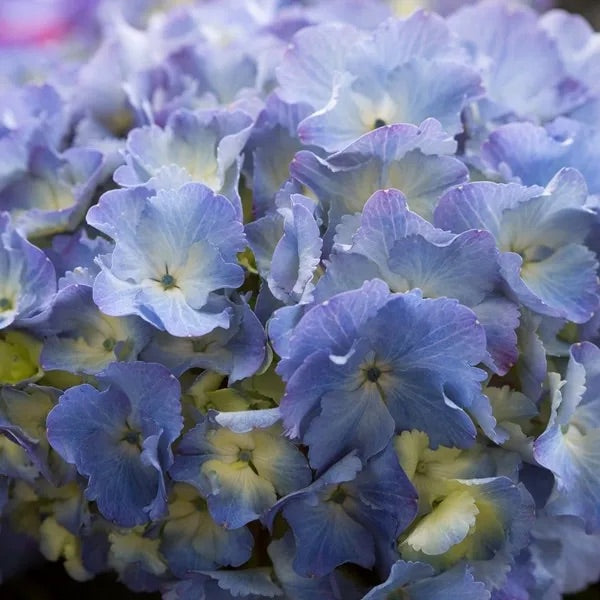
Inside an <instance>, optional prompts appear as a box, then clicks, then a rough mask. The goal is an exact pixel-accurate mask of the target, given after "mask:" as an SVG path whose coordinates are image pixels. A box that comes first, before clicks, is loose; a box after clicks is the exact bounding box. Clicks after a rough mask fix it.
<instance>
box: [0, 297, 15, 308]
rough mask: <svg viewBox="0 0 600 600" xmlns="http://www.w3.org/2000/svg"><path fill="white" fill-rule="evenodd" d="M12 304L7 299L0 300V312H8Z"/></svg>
mask: <svg viewBox="0 0 600 600" xmlns="http://www.w3.org/2000/svg"><path fill="white" fill-rule="evenodd" d="M12 307H13V303H12V302H11V301H10V300H9V299H8V298H0V310H10V309H11V308H12Z"/></svg>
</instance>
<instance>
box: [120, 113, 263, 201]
mask: <svg viewBox="0 0 600 600" xmlns="http://www.w3.org/2000/svg"><path fill="white" fill-rule="evenodd" d="M251 125H252V119H251V118H250V117H249V116H248V115H246V114H244V113H243V112H241V111H237V112H232V113H227V112H207V113H205V114H202V113H194V112H190V111H183V110H181V111H177V112H175V113H173V114H172V115H171V116H170V117H169V119H168V121H167V123H166V125H165V128H164V129H161V128H160V127H157V126H147V127H142V128H139V129H134V130H133V131H132V132H131V133H130V134H129V137H128V139H127V146H126V151H125V162H126V164H125V165H123V166H121V167H119V168H118V169H117V170H116V171H115V181H116V182H117V183H118V184H119V185H122V186H137V185H143V186H145V187H148V188H150V189H161V188H178V187H180V186H181V185H183V184H185V183H188V182H196V183H203V184H204V185H206V186H208V187H210V188H211V189H213V190H214V191H215V192H219V193H221V194H223V195H224V196H227V197H228V198H229V199H230V200H231V201H232V203H233V204H234V206H236V208H238V207H239V202H240V199H239V194H238V191H237V186H238V179H239V173H240V166H241V159H240V153H241V151H242V149H243V148H244V144H245V143H246V140H247V139H248V136H249V135H250V126H251Z"/></svg>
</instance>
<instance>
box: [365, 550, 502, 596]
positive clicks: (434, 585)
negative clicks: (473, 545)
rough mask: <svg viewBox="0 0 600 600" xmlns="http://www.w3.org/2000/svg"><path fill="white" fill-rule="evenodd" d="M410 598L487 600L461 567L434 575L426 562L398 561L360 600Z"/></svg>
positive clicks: (483, 586) (481, 586)
mask: <svg viewBox="0 0 600 600" xmlns="http://www.w3.org/2000/svg"><path fill="white" fill-rule="evenodd" d="M396 594H398V595H399V597H402V596H408V597H409V598H410V597H411V596H412V597H414V598H419V599H422V600H437V599H438V598H441V597H442V596H443V598H444V599H446V598H447V599H448V600H489V598H490V592H489V591H488V590H487V589H486V587H485V585H484V584H483V583H481V582H480V581H475V580H474V579H473V575H472V574H471V572H470V571H469V570H468V569H467V568H465V567H462V568H460V567H458V568H455V569H451V570H450V571H446V572H444V573H440V574H436V572H435V570H434V569H433V568H432V567H431V565H428V564H427V563H420V562H406V561H403V560H399V561H398V562H397V563H395V564H394V565H393V566H392V570H391V572H390V576H389V577H388V579H387V581H385V583H382V584H381V585H378V586H376V587H374V588H373V589H372V590H371V591H370V592H369V593H368V594H367V595H366V596H365V597H364V600H386V598H390V597H394V595H396Z"/></svg>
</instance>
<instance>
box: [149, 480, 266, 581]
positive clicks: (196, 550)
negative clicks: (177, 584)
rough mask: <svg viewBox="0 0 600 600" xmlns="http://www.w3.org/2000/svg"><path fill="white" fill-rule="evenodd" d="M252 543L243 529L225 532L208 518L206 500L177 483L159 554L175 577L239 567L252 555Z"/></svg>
mask: <svg viewBox="0 0 600 600" xmlns="http://www.w3.org/2000/svg"><path fill="white" fill-rule="evenodd" d="M253 545H254V540H253V538H252V534H251V533H250V531H249V530H248V529H247V528H246V527H241V528H239V529H225V528H224V527H222V526H220V525H217V524H216V523H215V522H214V521H213V519H212V518H211V516H210V514H209V512H208V507H207V504H206V500H205V499H204V498H203V497H202V496H201V495H199V494H198V492H197V490H195V489H194V488H193V487H191V486H189V485H186V484H183V483H177V484H175V486H174V487H173V490H172V492H171V499H170V502H169V517H168V519H167V521H166V522H165V524H164V526H163V529H162V533H161V542H160V551H161V553H162V554H163V555H164V556H165V558H166V560H167V563H168V564H169V568H170V569H171V571H172V572H173V573H174V574H175V575H176V576H178V577H182V578H183V577H185V576H186V575H187V574H188V573H189V572H191V571H200V570H204V571H206V570H211V569H214V568H216V567H219V566H234V567H239V566H240V565H242V564H243V563H245V562H246V561H247V560H248V559H249V558H250V555H251V553H252V547H253Z"/></svg>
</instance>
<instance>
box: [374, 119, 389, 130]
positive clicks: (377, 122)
mask: <svg viewBox="0 0 600 600" xmlns="http://www.w3.org/2000/svg"><path fill="white" fill-rule="evenodd" d="M386 125H387V123H386V122H385V121H384V120H383V119H380V118H377V119H375V122H374V123H373V129H379V128H380V127H385V126H386Z"/></svg>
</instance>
